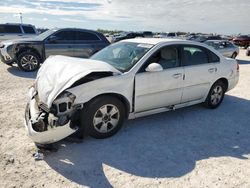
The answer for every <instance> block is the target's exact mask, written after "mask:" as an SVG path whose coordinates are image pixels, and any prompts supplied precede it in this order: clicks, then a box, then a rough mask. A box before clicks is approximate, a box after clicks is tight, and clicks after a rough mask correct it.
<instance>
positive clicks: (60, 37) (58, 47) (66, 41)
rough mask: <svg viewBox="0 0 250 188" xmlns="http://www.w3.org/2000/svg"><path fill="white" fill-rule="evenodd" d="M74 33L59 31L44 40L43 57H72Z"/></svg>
mask: <svg viewBox="0 0 250 188" xmlns="http://www.w3.org/2000/svg"><path fill="white" fill-rule="evenodd" d="M75 39H76V31H72V30H60V31H58V32H56V33H54V34H52V35H51V36H50V37H48V38H47V39H46V40H45V44H44V45H45V56H46V58H47V57H49V56H50V55H66V56H74V46H75Z"/></svg>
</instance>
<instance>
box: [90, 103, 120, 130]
mask: <svg viewBox="0 0 250 188" xmlns="http://www.w3.org/2000/svg"><path fill="white" fill-rule="evenodd" d="M119 119H120V112H119V110H118V108H117V107H116V106H114V105H113V104H106V105H103V106H102V107H100V108H99V109H98V110H97V111H96V113H95V115H94V118H93V125H94V128H95V130H96V131H98V132H100V133H108V132H110V131H111V130H113V129H114V128H115V127H116V126H117V125H118V122H119Z"/></svg>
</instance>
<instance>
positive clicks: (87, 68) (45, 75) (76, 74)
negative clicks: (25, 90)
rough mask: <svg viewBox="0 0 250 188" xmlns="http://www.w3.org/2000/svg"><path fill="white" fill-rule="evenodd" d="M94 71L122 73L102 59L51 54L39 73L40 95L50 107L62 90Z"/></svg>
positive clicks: (37, 82) (37, 85)
mask: <svg viewBox="0 0 250 188" xmlns="http://www.w3.org/2000/svg"><path fill="white" fill-rule="evenodd" d="M92 72H113V73H119V74H120V73H121V72H120V71H118V70H117V69H115V68H114V67H112V66H111V65H109V64H108V63H105V62H102V61H96V60H92V59H83V58H74V57H67V56H61V55H60V56H59V55H57V56H50V57H49V58H48V59H46V61H45V62H44V63H43V65H42V66H41V68H40V69H39V71H38V73H37V78H36V89H37V91H38V96H39V98H40V100H41V101H42V102H43V103H44V104H46V105H47V106H48V107H49V108H50V107H51V105H52V102H53V101H54V99H55V98H56V97H57V96H58V95H59V94H60V93H61V92H62V91H64V90H66V89H67V88H69V87H70V86H71V85H73V84H74V83H75V82H76V81H77V80H79V79H81V78H83V77H84V76H86V75H88V74H90V73H92Z"/></svg>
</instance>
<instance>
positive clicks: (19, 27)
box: [0, 23, 38, 42]
mask: <svg viewBox="0 0 250 188" xmlns="http://www.w3.org/2000/svg"><path fill="white" fill-rule="evenodd" d="M36 35H38V31H37V30H36V28H35V26H34V25H30V24H18V23H6V24H0V42H1V41H4V40H10V39H17V38H28V37H33V36H36Z"/></svg>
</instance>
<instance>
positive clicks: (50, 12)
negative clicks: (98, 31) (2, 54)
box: [0, 0, 250, 33]
mask: <svg viewBox="0 0 250 188" xmlns="http://www.w3.org/2000/svg"><path fill="white" fill-rule="evenodd" d="M249 10H250V4H249V2H248V0H238V1H235V0H227V1H226V2H225V1H224V0H203V1H200V0H168V1H166V0H157V1H152V0H133V1H128V0H19V1H14V0H13V1H12V0H8V1H7V0H6V1H4V2H3V3H2V5H1V7H0V13H2V14H10V13H12V14H16V13H18V12H22V13H23V14H33V15H34V16H46V17H49V16H54V17H53V18H58V20H61V21H62V22H63V21H67V20H68V21H69V20H70V19H71V20H72V22H80V21H82V20H84V22H85V23H88V24H89V25H91V26H93V25H95V24H100V25H102V26H105V24H106V26H110V27H113V28H114V27H116V28H117V29H125V30H134V29H138V28H140V29H141V30H149V29H151V30H158V31H176V30H182V31H201V32H224V33H225V32H237V31H238V32H242V33H243V32H249V31H250V24H249V23H248V20H247V18H248V17H249V13H248V12H249ZM61 17H62V19H61ZM65 19H67V20H65ZM73 20H74V21H73ZM49 22H52V20H48V23H49ZM104 22H105V23H104ZM61 25H62V26H63V23H62V24H61ZM96 27H98V26H96ZM118 27H121V28H118Z"/></svg>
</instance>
